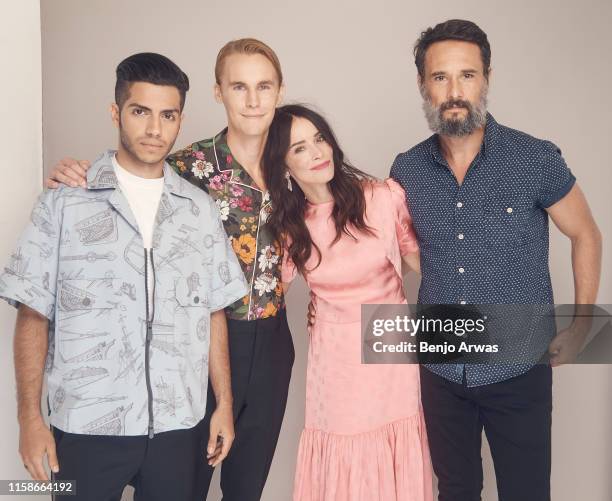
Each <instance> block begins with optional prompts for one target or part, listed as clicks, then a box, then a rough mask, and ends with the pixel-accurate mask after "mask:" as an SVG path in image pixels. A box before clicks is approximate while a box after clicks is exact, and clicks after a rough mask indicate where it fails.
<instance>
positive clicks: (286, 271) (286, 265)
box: [281, 247, 297, 284]
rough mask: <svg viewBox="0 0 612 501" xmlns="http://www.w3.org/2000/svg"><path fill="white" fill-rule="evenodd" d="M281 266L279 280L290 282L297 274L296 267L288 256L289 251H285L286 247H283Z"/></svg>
mask: <svg viewBox="0 0 612 501" xmlns="http://www.w3.org/2000/svg"><path fill="white" fill-rule="evenodd" d="M282 263H283V264H282V267H281V281H282V282H283V283H286V284H288V283H290V282H291V281H292V280H293V279H294V278H295V277H296V275H297V269H296V267H295V264H293V261H292V260H291V258H290V257H289V252H287V247H283V261H282Z"/></svg>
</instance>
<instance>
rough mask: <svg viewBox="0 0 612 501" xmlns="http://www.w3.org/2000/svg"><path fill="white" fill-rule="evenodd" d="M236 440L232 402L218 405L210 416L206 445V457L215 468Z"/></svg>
mask: <svg viewBox="0 0 612 501" xmlns="http://www.w3.org/2000/svg"><path fill="white" fill-rule="evenodd" d="M233 442H234V415H233V413H232V406H231V404H221V405H217V408H216V409H215V412H213V415H212V416H211V418H210V436H209V439H208V446H207V447H206V459H208V464H209V465H210V466H212V467H213V468H214V467H215V466H217V465H218V464H220V463H221V462H222V461H223V460H224V459H225V458H226V457H227V454H228V453H229V450H230V448H231V446H232V443H233Z"/></svg>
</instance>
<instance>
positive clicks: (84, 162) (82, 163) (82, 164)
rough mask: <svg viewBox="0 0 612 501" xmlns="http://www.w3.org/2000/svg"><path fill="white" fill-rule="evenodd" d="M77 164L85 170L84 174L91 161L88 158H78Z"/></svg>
mask: <svg viewBox="0 0 612 501" xmlns="http://www.w3.org/2000/svg"><path fill="white" fill-rule="evenodd" d="M79 166H80V167H81V168H82V169H83V170H84V171H85V174H87V171H88V170H89V168H90V167H91V162H90V161H89V160H79Z"/></svg>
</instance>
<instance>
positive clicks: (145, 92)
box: [111, 82, 182, 166]
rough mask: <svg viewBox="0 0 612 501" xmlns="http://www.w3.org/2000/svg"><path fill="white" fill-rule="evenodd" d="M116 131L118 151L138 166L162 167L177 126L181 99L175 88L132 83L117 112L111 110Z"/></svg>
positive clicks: (115, 109)
mask: <svg viewBox="0 0 612 501" xmlns="http://www.w3.org/2000/svg"><path fill="white" fill-rule="evenodd" d="M111 116H112V119H113V122H114V124H115V126H116V127H118V129H119V135H120V140H121V142H120V145H119V151H120V153H121V154H122V155H123V156H127V157H128V158H129V161H130V162H134V163H137V164H138V165H141V166H146V165H154V166H159V165H160V163H162V164H163V162H164V159H165V158H166V157H167V156H168V153H170V150H171V149H172V146H173V145H174V142H175V141H176V136H177V135H178V133H179V130H180V127H181V118H182V117H181V98H180V94H179V91H178V89H177V88H176V87H173V86H170V85H154V84H151V83H146V82H134V83H132V84H131V85H130V88H129V95H128V97H127V99H126V100H125V102H124V103H123V105H122V107H121V109H119V106H118V105H117V104H113V105H112V107H111Z"/></svg>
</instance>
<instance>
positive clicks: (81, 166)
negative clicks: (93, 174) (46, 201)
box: [45, 157, 91, 189]
mask: <svg viewBox="0 0 612 501" xmlns="http://www.w3.org/2000/svg"><path fill="white" fill-rule="evenodd" d="M89 167H91V164H90V163H89V161H87V160H76V159H74V158H71V157H65V158H62V159H61V160H60V161H59V162H58V163H57V164H55V166H54V167H53V170H52V171H51V174H49V177H48V178H47V179H45V187H47V188H50V189H55V188H59V186H60V185H61V184H65V185H66V186H72V187H73V188H76V187H77V186H81V187H82V188H85V187H87V169H89Z"/></svg>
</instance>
